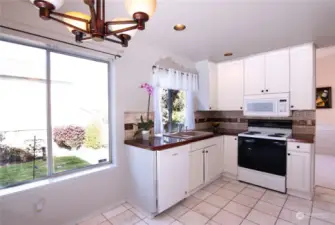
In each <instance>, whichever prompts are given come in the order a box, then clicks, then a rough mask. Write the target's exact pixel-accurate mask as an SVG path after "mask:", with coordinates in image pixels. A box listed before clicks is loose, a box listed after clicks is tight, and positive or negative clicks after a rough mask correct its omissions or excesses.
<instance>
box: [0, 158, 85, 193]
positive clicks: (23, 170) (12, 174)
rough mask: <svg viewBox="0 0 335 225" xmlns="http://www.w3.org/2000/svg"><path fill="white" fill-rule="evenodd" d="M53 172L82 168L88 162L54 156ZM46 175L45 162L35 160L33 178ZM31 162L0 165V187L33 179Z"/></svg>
mask: <svg viewBox="0 0 335 225" xmlns="http://www.w3.org/2000/svg"><path fill="white" fill-rule="evenodd" d="M54 165H55V172H56V173H59V172H63V171H67V170H72V169H77V168H82V167H85V166H89V165H90V164H89V163H88V162H86V161H84V160H81V159H80V158H77V157H74V156H65V157H54ZM45 176H47V162H46V161H43V160H36V161H35V179H38V178H41V177H45ZM33 179H34V177H33V162H28V163H21V164H12V165H9V166H4V167H0V188H1V187H5V186H8V185H12V184H15V183H18V182H23V181H29V180H33Z"/></svg>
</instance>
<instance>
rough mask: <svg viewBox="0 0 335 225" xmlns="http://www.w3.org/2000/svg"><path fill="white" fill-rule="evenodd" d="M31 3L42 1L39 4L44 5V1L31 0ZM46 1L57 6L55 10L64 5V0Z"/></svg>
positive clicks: (45, 0)
mask: <svg viewBox="0 0 335 225" xmlns="http://www.w3.org/2000/svg"><path fill="white" fill-rule="evenodd" d="M30 2H31V3H33V4H35V2H40V3H39V5H43V4H45V3H43V1H35V0H30ZM44 2H47V3H50V4H52V5H53V6H54V7H55V10H57V9H59V8H60V7H62V5H64V0H44Z"/></svg>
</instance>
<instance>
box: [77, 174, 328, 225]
mask: <svg viewBox="0 0 335 225" xmlns="http://www.w3.org/2000/svg"><path fill="white" fill-rule="evenodd" d="M132 224H135V225H168V224H172V225H220V224H221V225H255V224H258V225H293V224H296V225H335V191H334V190H330V189H325V188H320V187H317V188H316V194H315V198H314V201H308V200H305V199H301V198H297V197H293V196H288V195H285V194H280V193H277V192H273V191H269V190H266V189H263V188H260V187H256V186H253V185H248V184H244V183H240V182H238V181H234V180H229V179H226V178H220V179H218V180H216V181H214V182H213V183H212V184H210V185H208V186H207V187H205V188H203V189H202V190H200V191H198V192H197V193H195V194H194V195H192V196H190V197H189V198H187V199H185V200H184V201H182V202H181V203H179V204H177V205H176V206H174V207H172V208H171V209H168V210H167V211H166V212H165V213H163V214H161V215H159V216H157V217H155V218H154V219H150V218H147V217H146V216H145V214H144V213H143V212H141V210H138V209H136V208H134V207H133V206H131V205H130V204H128V203H125V204H123V205H121V206H119V207H117V208H115V209H113V210H111V211H108V212H105V213H103V214H102V215H99V216H97V217H94V218H91V219H89V220H86V221H84V222H81V223H79V224H78V225H132Z"/></svg>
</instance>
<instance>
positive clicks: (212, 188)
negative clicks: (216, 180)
mask: <svg viewBox="0 0 335 225" xmlns="http://www.w3.org/2000/svg"><path fill="white" fill-rule="evenodd" d="M220 187H221V186H219V185H216V184H213V183H212V184H210V185H207V186H206V187H204V188H203V189H202V190H204V191H207V192H209V193H215V192H217V191H218V190H219V189H220Z"/></svg>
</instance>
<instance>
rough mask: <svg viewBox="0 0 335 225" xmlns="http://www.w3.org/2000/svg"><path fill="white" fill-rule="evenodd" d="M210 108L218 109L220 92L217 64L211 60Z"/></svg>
mask: <svg viewBox="0 0 335 225" xmlns="http://www.w3.org/2000/svg"><path fill="white" fill-rule="evenodd" d="M208 68H209V110H217V109H218V106H217V104H218V92H217V83H218V80H217V74H218V69H217V64H215V63H212V62H209V63H208Z"/></svg>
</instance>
